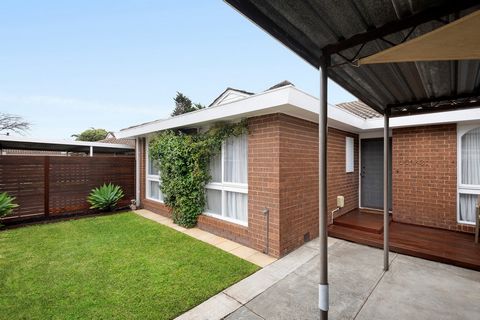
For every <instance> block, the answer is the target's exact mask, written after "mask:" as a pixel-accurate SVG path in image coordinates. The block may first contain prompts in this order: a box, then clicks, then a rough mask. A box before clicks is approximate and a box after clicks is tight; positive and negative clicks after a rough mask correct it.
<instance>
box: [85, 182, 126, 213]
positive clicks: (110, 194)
mask: <svg viewBox="0 0 480 320" xmlns="http://www.w3.org/2000/svg"><path fill="white" fill-rule="evenodd" d="M123 196H124V194H123V190H122V188H121V187H120V186H117V185H114V184H112V183H109V184H103V186H101V187H99V188H95V189H93V190H92V192H90V195H89V196H88V198H87V201H88V203H90V205H91V206H90V209H99V210H102V211H107V210H108V211H112V210H113V209H114V208H115V207H116V206H117V202H118V200H120V199H122V198H123Z"/></svg>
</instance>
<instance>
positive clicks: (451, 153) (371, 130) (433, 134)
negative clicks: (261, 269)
mask: <svg viewBox="0 0 480 320" xmlns="http://www.w3.org/2000/svg"><path fill="white" fill-rule="evenodd" d="M317 110H318V99H317V98H315V97H313V96H311V95H309V94H307V93H305V92H303V91H301V90H299V89H297V88H296V87H294V86H293V85H292V84H291V83H289V82H283V83H280V84H279V85H276V86H274V87H272V88H270V89H268V90H267V91H264V92H261V93H258V94H253V93H250V92H246V91H241V90H236V89H232V88H228V89H227V90H225V91H224V92H223V93H222V94H221V95H220V96H219V97H218V98H216V99H215V100H214V102H213V103H212V104H211V105H210V106H209V107H208V108H206V109H203V110H199V111H194V112H191V113H187V114H184V115H180V116H177V117H173V118H169V119H165V120H158V121H153V122H149V123H146V124H142V125H139V126H134V127H130V128H126V129H123V130H121V131H120V132H119V133H117V137H119V138H136V141H137V146H138V148H137V155H136V156H137V202H138V203H139V204H140V206H141V207H143V208H145V209H148V210H151V211H153V212H156V213H158V214H161V215H166V216H168V215H169V210H168V208H167V207H166V206H164V204H163V202H162V195H161V192H160V190H159V183H160V181H159V176H158V171H157V170H156V169H155V168H154V167H153V166H152V164H151V161H150V160H149V157H148V148H147V147H146V146H147V145H148V140H149V138H150V137H151V136H152V135H153V134H155V132H158V131H161V130H165V129H174V128H201V129H204V128H208V127H209V126H210V125H212V124H214V123H215V122H219V121H240V120H241V119H247V123H248V128H249V133H248V135H245V136H243V137H238V138H232V139H229V140H228V141H226V142H225V144H224V146H223V147H222V153H221V155H219V156H218V157H217V158H216V159H214V160H213V161H212V164H211V174H212V177H213V179H212V182H211V183H210V184H209V185H207V208H206V210H205V213H204V214H203V215H201V216H200V217H199V220H198V227H199V228H201V229H204V230H207V231H209V232H212V233H215V234H217V235H220V236H223V237H226V238H229V239H232V240H234V241H237V242H240V243H242V244H245V245H247V246H249V247H252V248H254V249H256V250H259V251H264V252H267V253H268V254H270V255H272V256H275V257H279V256H283V255H285V254H286V253H288V252H290V251H292V250H293V249H295V248H297V247H299V246H300V245H302V244H303V243H304V242H306V241H309V240H310V239H313V238H316V237H318V124H317V122H318V113H317V112H318V111H317ZM328 118H329V122H328V126H329V129H328V179H327V181H328V207H329V208H328V209H329V212H330V214H329V222H330V223H332V222H333V219H334V218H336V217H338V216H341V215H343V214H345V213H348V212H350V211H352V210H357V209H359V208H362V209H365V210H366V209H368V210H369V211H372V212H375V210H378V209H381V208H383V162H382V161H383V140H382V139H383V138H382V137H383V133H382V132H383V131H382V128H383V119H382V117H381V116H380V114H378V113H377V112H375V111H374V110H372V109H370V108H369V107H367V106H366V105H364V104H363V103H361V102H358V101H357V102H351V103H343V104H340V105H337V106H333V105H330V106H329V114H328ZM477 120H478V122H477V123H476V121H477ZM391 128H392V130H391V143H392V148H391V150H392V177H393V179H392V180H393V182H392V195H391V204H390V207H391V210H392V219H393V220H394V221H398V222H405V223H410V224H418V225H422V226H429V227H434V228H442V229H448V230H456V231H463V232H468V233H471V232H473V223H474V220H473V219H474V214H473V211H472V210H474V209H472V208H474V206H475V201H476V197H477V194H479V193H480V185H476V184H475V183H476V182H477V180H475V179H477V175H480V171H479V167H480V166H479V165H478V161H479V160H478V159H479V158H480V156H479V154H480V109H469V110H461V111H450V112H443V113H437V114H433V115H429V114H426V115H415V116H405V117H397V118H392V119H391ZM457 172H462V174H461V175H457ZM479 178H480V177H479ZM472 179H473V180H472ZM478 181H480V180H478ZM339 196H341V197H343V204H344V205H343V206H342V207H337V200H338V197H339ZM341 202H342V201H341ZM332 212H333V213H332ZM267 239H268V241H267Z"/></svg>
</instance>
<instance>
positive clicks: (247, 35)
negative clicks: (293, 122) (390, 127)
mask: <svg viewBox="0 0 480 320" xmlns="http://www.w3.org/2000/svg"><path fill="white" fill-rule="evenodd" d="M0 43H1V48H2V49H1V50H0V112H3V113H13V114H17V115H20V116H22V117H24V118H25V119H27V120H28V121H30V122H31V123H32V124H33V126H32V129H31V130H30V132H29V133H28V134H27V136H29V137H38V138H53V139H70V135H71V134H74V133H78V132H81V131H82V130H84V129H86V128H89V127H97V128H105V129H107V130H111V131H116V130H119V129H121V128H124V127H127V126H130V125H134V124H138V123H142V122H146V121H151V120H154V119H159V118H164V117H167V116H168V115H169V114H170V112H171V111H172V109H173V100H172V99H173V97H174V96H175V93H176V91H180V92H182V93H184V94H186V95H187V96H189V97H190V98H191V99H192V100H193V101H194V102H200V103H202V104H209V103H210V102H211V101H212V100H213V99H214V98H215V97H217V96H218V95H219V94H220V93H221V92H222V91H223V90H224V89H225V88H226V87H234V88H238V89H243V90H247V91H252V92H259V91H262V90H265V89H266V88H268V87H270V86H272V85H274V84H276V83H278V82H280V81H282V80H289V81H291V82H293V83H294V84H295V85H296V86H297V87H298V88H300V89H302V90H304V91H306V92H308V93H310V94H313V95H315V96H318V94H319V74H318V71H317V70H315V69H314V68H313V67H311V66H310V65H308V64H307V63H306V62H305V61H303V60H302V59H301V58H299V57H298V56H297V55H295V54H294V53H293V52H291V51H290V50H289V49H287V48H285V47H284V46H283V45H282V44H280V43H279V42H278V41H277V40H275V39H273V38H272V37H270V36H269V35H267V34H266V33H265V32H263V31H262V30H261V29H260V28H258V27H257V26H255V25H254V24H252V23H251V22H250V21H248V20H247V19H246V18H244V17H243V16H241V15H240V14H239V13H237V12H236V11H235V10H234V9H232V8H231V7H230V6H229V5H227V4H226V3H224V2H223V1H221V0H202V1H193V0H192V1H186V0H181V1H180V0H171V1H165V0H164V1H155V0H152V1H145V0H131V1H130V0H121V1H120V0H117V1H106V0H95V1H93V0H91V1H87V0H83V1H64V0H62V1H48V0H43V1H38V0H30V1H27V0H22V1H18V0H2V1H0ZM350 100H354V97H353V96H351V95H349V94H348V93H347V92H345V91H344V90H343V89H341V88H340V87H338V86H337V85H335V84H331V85H330V96H329V102H330V103H339V102H343V101H350Z"/></svg>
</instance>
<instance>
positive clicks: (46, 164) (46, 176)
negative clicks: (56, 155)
mask: <svg viewBox="0 0 480 320" xmlns="http://www.w3.org/2000/svg"><path fill="white" fill-rule="evenodd" d="M43 214H44V215H45V217H48V216H49V215H50V157H49V156H45V157H44V158H43Z"/></svg>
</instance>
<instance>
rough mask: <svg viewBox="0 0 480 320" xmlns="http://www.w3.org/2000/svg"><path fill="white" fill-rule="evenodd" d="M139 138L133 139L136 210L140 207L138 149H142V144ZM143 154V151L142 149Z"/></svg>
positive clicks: (139, 160)
mask: <svg viewBox="0 0 480 320" xmlns="http://www.w3.org/2000/svg"><path fill="white" fill-rule="evenodd" d="M140 140H141V138H136V139H135V205H136V206H137V208H139V207H140V205H141V203H140V168H141V166H140V163H141V157H140V150H141V149H140V148H144V146H143V144H141V143H140ZM143 150H144V152H145V149H143Z"/></svg>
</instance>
